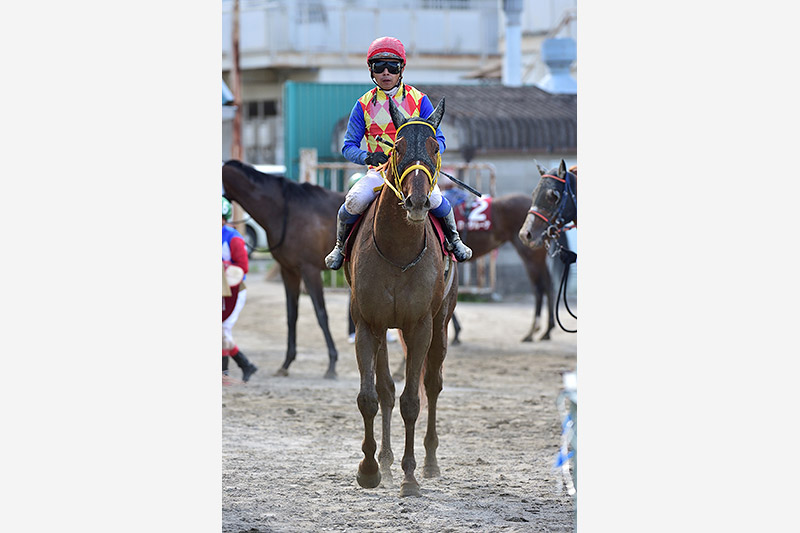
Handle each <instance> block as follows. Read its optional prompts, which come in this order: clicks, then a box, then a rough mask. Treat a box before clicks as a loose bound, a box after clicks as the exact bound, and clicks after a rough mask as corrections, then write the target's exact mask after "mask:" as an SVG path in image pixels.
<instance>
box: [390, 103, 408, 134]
mask: <svg viewBox="0 0 800 533" xmlns="http://www.w3.org/2000/svg"><path fill="white" fill-rule="evenodd" d="M389 115H390V116H391V117H392V123H393V124H394V129H395V131H397V130H399V129H400V126H402V125H403V124H405V123H406V122H407V121H408V119H407V118H406V117H405V115H403V112H402V111H400V110H399V109H397V105H396V104H395V103H394V98H392V97H391V96H390V97H389Z"/></svg>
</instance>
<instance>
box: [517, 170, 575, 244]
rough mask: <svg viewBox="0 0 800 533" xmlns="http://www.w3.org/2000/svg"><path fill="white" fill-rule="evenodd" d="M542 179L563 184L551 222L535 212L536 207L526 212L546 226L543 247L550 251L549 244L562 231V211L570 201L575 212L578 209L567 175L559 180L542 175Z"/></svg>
mask: <svg viewBox="0 0 800 533" xmlns="http://www.w3.org/2000/svg"><path fill="white" fill-rule="evenodd" d="M542 178H543V179H544V178H551V179H554V180H556V181H559V182H561V183H563V184H564V190H563V191H562V194H561V200H560V201H559V203H558V207H557V208H556V210H555V212H554V213H553V214H552V215H551V218H552V221H551V220H550V219H548V218H547V217H546V216H544V215H543V214H542V213H540V212H539V211H537V210H536V207H537V206H531V208H530V209H529V210H528V213H530V214H532V215H534V216H536V217H539V218H540V219H542V220H543V221H544V222H545V223H546V224H547V225H548V226H547V229H545V231H544V233H545V237H546V238H545V241H544V244H545V247H546V248H547V249H548V250H549V249H550V242H551V241H552V240H555V239H557V238H558V235H559V233H561V232H562V231H563V230H564V222H566V221H565V220H564V210H565V209H566V207H567V202H568V201H572V208H573V209H574V210H575V211H577V209H578V201H577V199H576V198H575V192H574V191H573V189H572V186H571V185H570V183H569V174H567V175H566V177H564V178H559V177H558V176H554V175H552V174H542ZM572 227H574V226H570V227H568V228H567V229H571V228H572Z"/></svg>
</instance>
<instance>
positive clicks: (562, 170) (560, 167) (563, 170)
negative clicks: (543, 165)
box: [558, 159, 567, 177]
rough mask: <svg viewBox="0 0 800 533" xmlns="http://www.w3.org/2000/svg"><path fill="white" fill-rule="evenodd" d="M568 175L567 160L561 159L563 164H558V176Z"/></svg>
mask: <svg viewBox="0 0 800 533" xmlns="http://www.w3.org/2000/svg"><path fill="white" fill-rule="evenodd" d="M566 175H567V162H566V161H564V160H563V159H562V160H561V164H560V165H558V176H559V177H562V176H566Z"/></svg>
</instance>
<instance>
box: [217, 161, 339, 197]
mask: <svg viewBox="0 0 800 533" xmlns="http://www.w3.org/2000/svg"><path fill="white" fill-rule="evenodd" d="M225 166H230V167H234V168H236V169H237V170H240V171H241V172H242V174H244V175H245V176H246V177H247V178H248V179H249V180H250V181H252V182H253V183H256V184H259V185H266V184H268V183H270V182H275V181H277V182H278V184H279V185H281V187H282V188H283V190H284V191H285V194H286V198H287V200H289V199H295V198H296V199H299V200H308V199H309V198H313V197H327V196H329V195H330V194H331V193H333V191H331V190H330V189H326V188H325V187H320V186H319V185H313V184H311V183H297V182H295V181H292V180H289V179H286V178H284V177H283V176H278V175H277V174H268V173H266V172H261V171H259V170H256V169H255V168H253V167H251V166H250V165H247V164H245V163H242V162H241V161H239V160H237V159H231V160H229V161H226V162H225ZM334 194H335V193H334Z"/></svg>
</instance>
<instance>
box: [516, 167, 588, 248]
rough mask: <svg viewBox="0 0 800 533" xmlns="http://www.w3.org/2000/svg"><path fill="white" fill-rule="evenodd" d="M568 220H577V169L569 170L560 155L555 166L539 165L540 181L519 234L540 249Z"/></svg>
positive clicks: (524, 240)
mask: <svg viewBox="0 0 800 533" xmlns="http://www.w3.org/2000/svg"><path fill="white" fill-rule="evenodd" d="M537 166H538V165H537ZM568 221H572V223H573V224H576V225H577V223H578V169H577V167H572V168H570V169H569V170H568V169H567V164H566V163H565V162H564V160H563V159H562V160H561V164H560V165H559V166H558V168H557V169H555V168H553V169H551V170H550V171H546V170H545V169H544V168H541V167H539V183H537V184H536V188H535V189H533V193H531V203H530V206H529V209H528V214H527V216H526V218H525V222H524V223H523V224H522V227H521V228H520V230H519V238H520V239H521V240H522V242H523V243H525V244H526V245H527V246H529V247H530V248H531V249H533V250H543V249H544V248H547V247H549V244H550V242H551V241H552V240H553V239H556V238H558V236H559V234H560V233H561V232H562V230H563V229H564V225H565V224H566V223H567V222H568Z"/></svg>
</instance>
